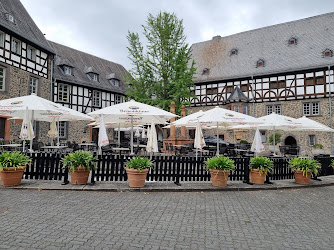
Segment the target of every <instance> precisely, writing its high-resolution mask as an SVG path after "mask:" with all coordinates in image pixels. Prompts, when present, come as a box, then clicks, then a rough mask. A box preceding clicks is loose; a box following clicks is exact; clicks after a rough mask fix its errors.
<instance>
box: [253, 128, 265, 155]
mask: <svg viewBox="0 0 334 250" xmlns="http://www.w3.org/2000/svg"><path fill="white" fill-rule="evenodd" d="M251 151H252V152H254V153H255V154H256V155H257V154H258V153H261V152H263V151H264V146H263V144H262V138H261V134H260V131H259V129H256V132H255V136H254V140H253V143H252V147H251Z"/></svg>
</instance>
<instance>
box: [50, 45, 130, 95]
mask: <svg viewBox="0 0 334 250" xmlns="http://www.w3.org/2000/svg"><path fill="white" fill-rule="evenodd" d="M49 43H50V45H51V46H52V48H53V50H54V51H55V52H56V59H55V66H54V69H55V70H54V75H55V77H56V79H57V80H61V81H64V82H69V83H74V84H78V85H82V86H87V87H93V88H97V89H100V90H106V91H111V92H115V93H120V94H124V93H125V90H126V86H125V84H124V83H123V81H122V80H123V78H124V76H125V75H126V74H128V72H127V70H126V69H125V68H124V67H123V66H122V65H120V64H117V63H114V62H111V61H108V60H105V59H102V58H99V57H96V56H93V55H90V54H87V53H85V52H82V51H79V50H75V49H72V48H69V47H67V46H64V45H61V44H58V43H55V42H52V41H49ZM64 64H65V65H68V66H71V67H73V75H72V76H69V75H65V74H64V73H63V71H62V69H61V68H60V66H61V65H64ZM89 72H94V73H97V74H99V82H94V81H91V80H90V79H89V78H88V77H87V73H89ZM111 76H112V77H114V78H116V79H118V80H120V86H119V87H116V86H113V85H111V83H110V82H109V80H108V79H110V78H111Z"/></svg>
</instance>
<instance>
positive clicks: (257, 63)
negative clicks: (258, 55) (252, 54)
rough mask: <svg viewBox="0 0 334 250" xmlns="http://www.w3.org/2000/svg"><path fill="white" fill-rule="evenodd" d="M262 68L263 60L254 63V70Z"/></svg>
mask: <svg viewBox="0 0 334 250" xmlns="http://www.w3.org/2000/svg"><path fill="white" fill-rule="evenodd" d="M259 67H264V60H262V59H260V60H258V61H257V62H256V68H259Z"/></svg>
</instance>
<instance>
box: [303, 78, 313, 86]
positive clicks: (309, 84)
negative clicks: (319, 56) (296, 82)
mask: <svg viewBox="0 0 334 250" xmlns="http://www.w3.org/2000/svg"><path fill="white" fill-rule="evenodd" d="M305 85H306V86H313V85H314V78H313V77H308V78H306V79H305Z"/></svg>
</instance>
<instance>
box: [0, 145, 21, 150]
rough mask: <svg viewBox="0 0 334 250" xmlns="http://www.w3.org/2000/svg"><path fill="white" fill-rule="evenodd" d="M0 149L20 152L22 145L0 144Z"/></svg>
mask: <svg viewBox="0 0 334 250" xmlns="http://www.w3.org/2000/svg"><path fill="white" fill-rule="evenodd" d="M0 147H1V149H5V148H7V149H10V150H12V149H16V148H19V150H21V148H22V144H2V145H0Z"/></svg>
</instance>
